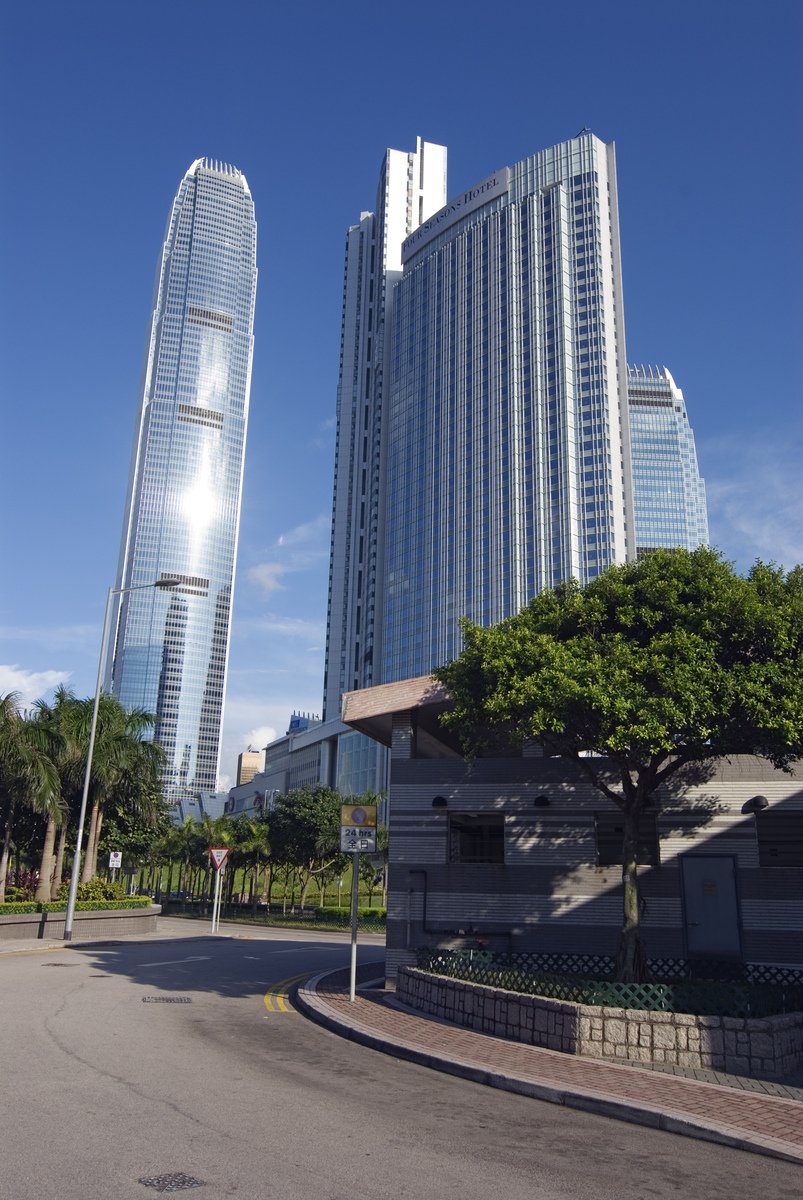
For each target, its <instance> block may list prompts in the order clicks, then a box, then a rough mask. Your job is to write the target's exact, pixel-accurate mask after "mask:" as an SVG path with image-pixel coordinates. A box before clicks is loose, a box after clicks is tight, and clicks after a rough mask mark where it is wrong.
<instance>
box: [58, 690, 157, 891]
mask: <svg viewBox="0 0 803 1200" xmlns="http://www.w3.org/2000/svg"><path fill="white" fill-rule="evenodd" d="M93 706H94V700H93V699H87V700H81V701H79V702H78V710H77V711H76V726H75V731H76V733H77V735H78V736H79V738H80V739H81V741H82V742H83V744H84V745H85V746H86V747H87V750H88V744H89V731H90V728H91V723H92V709H93ZM155 721H156V718H155V717H154V716H152V714H150V713H147V712H145V710H144V709H141V708H134V709H131V710H130V711H126V709H124V708H123V706H122V705H121V703H120V701H119V700H118V699H117V697H116V696H112V695H109V694H108V693H104V694H103V695H102V696H101V697H100V702H99V705H98V721H97V727H96V731H95V745H94V752H93V755H92V772H91V776H90V796H91V799H92V812H91V816H90V820H89V834H88V837H87V847H86V855H85V857H84V865H83V870H82V872H81V882H82V883H86V882H87V881H88V880H90V879H92V878H94V876H95V874H96V873H97V861H98V845H99V843H100V833H101V828H102V825H103V806H104V804H105V803H106V801H107V800H108V799H109V797H110V796H111V795H113V794H120V793H122V794H124V795H126V796H127V798H128V799H129V801H130V803H132V804H139V805H141V806H145V807H147V805H148V803H149V797H153V795H154V793H155V792H156V791H158V786H159V776H160V773H161V768H162V764H163V761H164V755H163V752H162V749H161V747H160V746H158V745H157V744H156V743H155V742H151V741H147V740H145V738H146V735H147V734H148V733H149V731H150V730H151V729H152V728H153V726H154V724H155ZM84 739H86V740H85V741H84ZM84 758H86V754H84Z"/></svg>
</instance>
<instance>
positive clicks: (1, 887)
mask: <svg viewBox="0 0 803 1200" xmlns="http://www.w3.org/2000/svg"><path fill="white" fill-rule="evenodd" d="M13 827H14V801H13V800H11V799H10V798H9V801H8V816H7V817H6V828H5V832H4V833H3V852H2V854H0V904H2V903H3V901H4V900H5V898H6V879H7V878H8V856H9V852H10V850H11V831H12V829H13Z"/></svg>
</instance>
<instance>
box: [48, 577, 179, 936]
mask: <svg viewBox="0 0 803 1200" xmlns="http://www.w3.org/2000/svg"><path fill="white" fill-rule="evenodd" d="M180 583H181V580H180V579H169V578H168V579H156V580H154V581H153V583H137V584H134V586H133V587H123V588H115V587H110V588H109V593H108V595H107V597H106V612H105V614H104V617H103V633H102V634H101V638H100V656H99V658H98V681H97V683H96V684H95V704H94V707H93V709H92V725H91V726H90V729H89V746H88V747H87V752H86V770H85V773H84V791H83V795H82V796H81V810H80V812H79V814H78V833H77V835H76V839H75V855H74V857H73V864H72V875H71V876H70V891H69V894H68V897H67V912H66V913H65V916H64V941H65V942H70V941H72V927H73V920H74V917H75V900H76V896H77V894H78V876H79V875H80V873H81V842H82V841H83V838H84V821H85V819H86V802H87V798H88V796H89V781H90V777H91V775H92V755H93V754H94V752H95V731H96V729H97V725H98V708H99V706H100V689H101V684H102V682H103V667H104V665H105V661H104V660H105V658H106V638H107V637H108V633H109V617H110V615H111V610H112V599H113V597H114V596H122V595H124V594H125V593H127V592H140V591H142V590H143V589H144V588H159V590H160V591H169V590H170V588H174V587H178V585H179V584H180Z"/></svg>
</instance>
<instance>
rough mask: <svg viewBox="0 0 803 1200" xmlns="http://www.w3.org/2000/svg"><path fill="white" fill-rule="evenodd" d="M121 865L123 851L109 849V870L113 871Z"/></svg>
mask: <svg viewBox="0 0 803 1200" xmlns="http://www.w3.org/2000/svg"><path fill="white" fill-rule="evenodd" d="M122 865H123V852H122V850H111V851H109V867H110V868H111V870H113V871H114V870H119V868H120V867H121V866H122Z"/></svg>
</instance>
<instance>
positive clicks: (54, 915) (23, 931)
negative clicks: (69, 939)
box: [0, 904, 162, 942]
mask: <svg viewBox="0 0 803 1200" xmlns="http://www.w3.org/2000/svg"><path fill="white" fill-rule="evenodd" d="M161 911H162V909H161V905H159V904H151V905H150V906H149V907H148V908H144V907H143V908H106V909H93V910H91V911H89V912H84V911H77V912H76V913H75V917H74V920H73V940H74V941H82V940H83V939H84V938H108V937H122V936H124V935H125V934H132V933H134V934H136V933H155V932H156V918H157V917H158V916H159V913H160V912H161ZM65 918H66V913H64V912H43V913H37V912H33V913H9V914H8V915H3V916H0V942H4V941H23V940H25V939H29V938H41V939H43V940H48V941H57V940H58V939H60V938H63V937H64V921H65Z"/></svg>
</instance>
